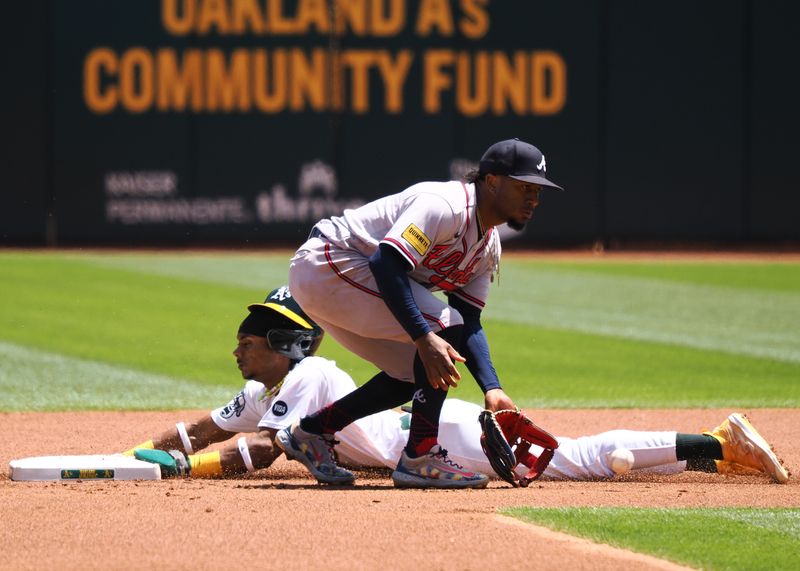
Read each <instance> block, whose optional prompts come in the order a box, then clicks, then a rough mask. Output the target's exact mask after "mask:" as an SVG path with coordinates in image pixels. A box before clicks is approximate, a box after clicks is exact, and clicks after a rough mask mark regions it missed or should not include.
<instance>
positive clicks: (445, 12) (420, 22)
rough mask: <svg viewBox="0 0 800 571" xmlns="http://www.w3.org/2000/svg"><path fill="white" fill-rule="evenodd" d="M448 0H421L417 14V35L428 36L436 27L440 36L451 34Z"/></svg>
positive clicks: (451, 20) (451, 25)
mask: <svg viewBox="0 0 800 571" xmlns="http://www.w3.org/2000/svg"><path fill="white" fill-rule="evenodd" d="M453 28H454V24H453V12H452V10H451V9H450V0H423V1H422V2H421V3H420V5H419V13H418V14H417V35H420V36H429V35H431V33H432V32H433V31H434V29H436V30H437V31H438V33H439V34H440V35H442V36H452V35H453Z"/></svg>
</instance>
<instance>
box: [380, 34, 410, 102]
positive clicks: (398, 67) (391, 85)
mask: <svg viewBox="0 0 800 571" xmlns="http://www.w3.org/2000/svg"><path fill="white" fill-rule="evenodd" d="M413 59H414V54H413V53H412V52H411V50H401V51H400V53H399V54H397V60H396V61H394V62H392V56H391V54H390V53H389V52H387V51H386V50H382V51H381V52H380V53H379V54H378V69H379V71H380V72H381V77H382V78H383V85H384V87H385V95H384V108H385V109H386V111H388V112H389V113H400V112H401V111H402V110H403V86H404V85H405V81H406V77H407V76H408V70H409V69H411V62H412V60H413Z"/></svg>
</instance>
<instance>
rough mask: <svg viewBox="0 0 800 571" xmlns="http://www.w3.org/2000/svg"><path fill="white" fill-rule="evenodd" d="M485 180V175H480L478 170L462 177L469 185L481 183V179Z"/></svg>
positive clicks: (473, 170)
mask: <svg viewBox="0 0 800 571" xmlns="http://www.w3.org/2000/svg"><path fill="white" fill-rule="evenodd" d="M484 178H486V175H485V174H482V173H481V172H480V171H479V170H478V169H472V170H471V171H469V172H468V173H467V174H465V175H464V182H469V183H476V182H482V181H483V179H484Z"/></svg>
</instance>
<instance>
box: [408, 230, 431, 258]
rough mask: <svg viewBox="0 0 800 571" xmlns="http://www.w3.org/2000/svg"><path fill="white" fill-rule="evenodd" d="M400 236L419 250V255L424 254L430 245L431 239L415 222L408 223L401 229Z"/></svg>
mask: <svg viewBox="0 0 800 571" xmlns="http://www.w3.org/2000/svg"><path fill="white" fill-rule="evenodd" d="M401 236H403V238H405V240H406V242H408V243H409V244H411V245H412V246H413V247H414V249H415V250H416V251H417V252H419V255H420V256H424V255H425V253H426V252H427V251H428V248H430V247H431V239H430V238H428V237H427V236H426V235H425V232H423V231H422V230H420V229H419V228H418V227H417V225H416V224H409V225H408V228H406V229H405V230H403V233H402V234H401Z"/></svg>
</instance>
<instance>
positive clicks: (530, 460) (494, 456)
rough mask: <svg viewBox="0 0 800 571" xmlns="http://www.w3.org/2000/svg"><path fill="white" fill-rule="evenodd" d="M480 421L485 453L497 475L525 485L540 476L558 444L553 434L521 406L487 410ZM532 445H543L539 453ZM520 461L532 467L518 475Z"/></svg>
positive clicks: (512, 482) (508, 480) (479, 418)
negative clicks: (535, 451) (534, 452)
mask: <svg viewBox="0 0 800 571" xmlns="http://www.w3.org/2000/svg"><path fill="white" fill-rule="evenodd" d="M478 422H480V424H481V431H482V432H483V434H481V448H483V453H484V454H486V458H488V459H489V463H490V464H491V465H492V468H493V469H494V471H495V472H496V473H497V475H498V476H500V477H501V478H502V479H503V480H505V481H506V482H508V483H509V484H511V485H512V486H514V487H517V486H522V487H523V488H524V487H525V486H527V485H528V484H529V483H530V482H532V481H533V480H535V479H536V478H538V477H539V476H541V475H542V472H544V470H545V468H547V465H548V464H549V463H550V460H551V459H552V458H553V452H554V451H555V449H556V448H558V441H557V440H556V439H555V438H554V437H553V435H552V434H550V433H549V432H547V431H546V430H544V429H542V428H539V427H538V426H536V425H535V424H534V423H533V421H532V420H531V419H530V418H528V417H527V416H525V414H524V413H523V412H522V411H520V410H519V409H516V410H498V411H497V412H492V411H490V410H484V411H482V412H481V413H480V415H479V416H478ZM531 445H535V446H539V447H541V448H542V449H543V450H542V452H541V454H539V456H538V457H536V456H534V455H533V454H531V452H530V447H531ZM520 463H521V464H524V465H525V466H527V467H528V468H529V470H528V472H527V473H526V474H525V475H524V476H517V475H516V473H515V472H514V468H515V467H516V466H517V464H520Z"/></svg>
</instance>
